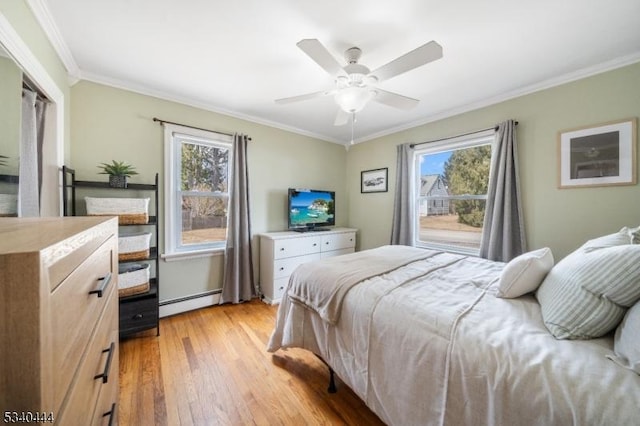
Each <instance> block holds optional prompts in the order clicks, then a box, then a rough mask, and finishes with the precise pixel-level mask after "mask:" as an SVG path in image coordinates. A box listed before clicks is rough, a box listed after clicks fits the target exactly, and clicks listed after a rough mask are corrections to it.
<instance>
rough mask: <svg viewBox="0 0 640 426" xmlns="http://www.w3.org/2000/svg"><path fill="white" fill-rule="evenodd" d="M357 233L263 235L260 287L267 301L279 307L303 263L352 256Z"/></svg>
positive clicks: (345, 230)
mask: <svg viewBox="0 0 640 426" xmlns="http://www.w3.org/2000/svg"><path fill="white" fill-rule="evenodd" d="M355 248H356V229H353V228H331V229H330V230H329V231H321V232H294V231H284V232H268V233H265V234H261V235H260V286H261V287H262V293H263V297H264V301H265V302H267V303H278V302H280V298H281V297H282V292H283V291H284V289H285V287H286V286H287V283H288V282H289V276H290V275H291V273H292V272H293V270H294V269H296V267H297V266H298V265H300V264H301V263H305V262H310V261H312V260H318V259H321V258H323V257H330V256H338V255H341V254H346V253H353V252H354V251H355Z"/></svg>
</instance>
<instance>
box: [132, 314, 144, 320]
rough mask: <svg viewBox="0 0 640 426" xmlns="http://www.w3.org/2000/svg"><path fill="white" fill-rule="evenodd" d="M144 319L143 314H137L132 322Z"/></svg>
mask: <svg viewBox="0 0 640 426" xmlns="http://www.w3.org/2000/svg"><path fill="white" fill-rule="evenodd" d="M142 318H144V315H143V314H135V315H134V316H132V317H131V319H132V320H136V321H137V320H141V319H142Z"/></svg>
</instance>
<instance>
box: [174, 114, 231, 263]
mask: <svg viewBox="0 0 640 426" xmlns="http://www.w3.org/2000/svg"><path fill="white" fill-rule="evenodd" d="M164 126H165V215H166V220H165V224H166V225H165V256H169V257H170V256H171V255H180V254H187V253H198V252H207V251H212V250H216V249H223V248H224V247H225V246H226V240H227V206H228V205H229V183H230V178H231V166H232V164H233V163H232V161H231V154H232V149H231V147H232V139H231V136H226V135H223V134H219V133H214V132H208V131H205V130H198V129H192V128H189V127H184V126H178V125H173V124H168V123H165V125H164Z"/></svg>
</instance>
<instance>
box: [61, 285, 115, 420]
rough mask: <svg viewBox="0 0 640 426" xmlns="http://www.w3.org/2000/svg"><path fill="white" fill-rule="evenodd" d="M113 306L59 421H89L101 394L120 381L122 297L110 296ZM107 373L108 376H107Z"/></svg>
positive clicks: (91, 347)
mask: <svg viewBox="0 0 640 426" xmlns="http://www.w3.org/2000/svg"><path fill="white" fill-rule="evenodd" d="M108 303H109V306H108V307H107V310H106V311H105V312H104V316H103V317H102V318H101V321H100V322H99V324H98V328H97V329H96V333H95V335H94V336H93V339H92V340H91V342H90V343H89V347H88V349H87V353H86V356H85V357H84V358H83V360H82V362H81V364H80V365H79V366H76V367H78V372H77V377H76V378H75V381H74V383H73V387H72V388H71V391H70V392H69V395H68V399H67V400H66V403H65V405H64V407H63V408H62V411H61V412H60V415H59V416H58V417H57V418H56V424H59V425H89V424H91V421H92V419H93V417H94V412H95V409H96V403H97V402H98V397H99V394H100V393H101V392H102V391H103V390H104V391H105V392H112V391H113V388H114V387H115V388H116V389H117V383H118V374H119V368H118V362H119V360H118V339H117V329H118V315H117V312H118V306H117V304H118V298H117V297H115V293H111V296H110V297H109V302H108ZM104 374H106V375H107V377H106V378H105V377H103V375H104Z"/></svg>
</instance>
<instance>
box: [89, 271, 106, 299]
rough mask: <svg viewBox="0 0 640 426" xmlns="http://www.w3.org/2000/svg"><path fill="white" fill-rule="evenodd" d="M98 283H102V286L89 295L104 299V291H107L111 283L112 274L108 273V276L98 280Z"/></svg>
mask: <svg viewBox="0 0 640 426" xmlns="http://www.w3.org/2000/svg"><path fill="white" fill-rule="evenodd" d="M98 281H102V285H101V286H100V287H99V288H97V289H95V290H91V291H90V292H89V294H97V295H98V297H102V293H104V291H105V290H106V289H107V286H108V285H109V283H110V282H111V272H108V273H107V275H105V276H104V277H102V278H98Z"/></svg>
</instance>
